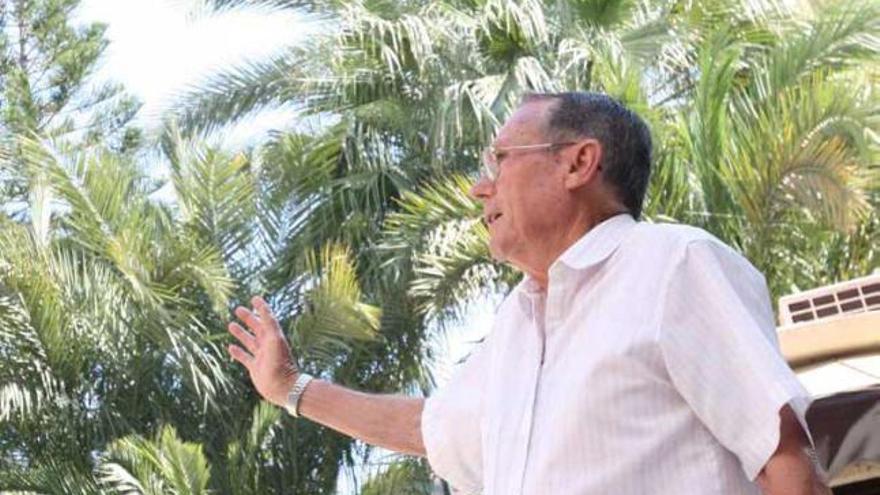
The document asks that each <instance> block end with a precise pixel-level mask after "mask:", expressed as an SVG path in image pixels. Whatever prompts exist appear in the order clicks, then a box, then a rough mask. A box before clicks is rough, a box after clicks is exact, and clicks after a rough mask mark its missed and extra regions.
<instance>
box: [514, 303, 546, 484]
mask: <svg viewBox="0 0 880 495" xmlns="http://www.w3.org/2000/svg"><path fill="white" fill-rule="evenodd" d="M531 309H532V324H534V325H535V328H536V329H537V330H538V332H537V336H536V337H537V341H538V349H537V351H538V352H537V353H535V354H531V355H530V356H529V357H530V358H531V359H530V360H529V364H530V365H531V366H530V367H529V369H530V371H531V373H529V377H530V378H531V380H530V381H531V384H532V387H531V394H530V397H529V401H528V403H529V410H528V412H527V413H526V428H527V429H528V431H527V436H526V445H525V449H524V451H523V454H522V464H521V465H520V472H519V487H518V489H517V493H519V495H524V494H523V490H524V489H525V486H524V484H525V477H526V469H527V468H528V459H529V451H530V450H531V448H532V433H533V431H534V424H535V406H536V405H537V399H538V390H539V387H540V384H541V372H542V369H543V356H544V348H545V346H546V343H545V340H546V338H545V332H544V328H543V327H544V314H543V313H544V312H543V311H541V308H540V303H539V301H537V300H535V299H533V300H532V305H531Z"/></svg>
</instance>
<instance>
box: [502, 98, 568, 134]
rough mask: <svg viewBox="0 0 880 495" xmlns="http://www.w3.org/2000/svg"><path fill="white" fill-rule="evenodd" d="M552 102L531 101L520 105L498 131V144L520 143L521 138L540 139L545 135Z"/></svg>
mask: <svg viewBox="0 0 880 495" xmlns="http://www.w3.org/2000/svg"><path fill="white" fill-rule="evenodd" d="M553 103H554V102H553V101H552V100H537V101H529V102H526V103H523V104H522V105H520V106H519V107H518V108H517V109H516V110H515V111H514V112H513V113H512V114H511V115H510V117H508V118H507V121H505V123H504V125H503V126H502V127H501V129H499V130H498V136H497V138H496V139H495V142H496V143H502V144H503V143H505V142H508V141H510V142H518V141H519V140H520V138H538V137H541V136H543V135H544V134H545V129H546V123H547V119H548V116H549V115H548V114H549V110H550V108H551V105H552V104H553Z"/></svg>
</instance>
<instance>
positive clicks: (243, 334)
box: [227, 322, 257, 354]
mask: <svg viewBox="0 0 880 495" xmlns="http://www.w3.org/2000/svg"><path fill="white" fill-rule="evenodd" d="M227 328H228V329H229V333H231V334H232V336H233V337H235V338H236V339H238V341H239V342H240V343H241V345H243V346H244V348H245V349H247V351H248V352H249V353H251V354H256V353H257V339H256V337H254V335H253V334H252V333H250V332H248V331H247V330H245V329H244V328H242V326H241V325H239V324H238V323H235V322H232V323H230V324H229V325H228V327H227Z"/></svg>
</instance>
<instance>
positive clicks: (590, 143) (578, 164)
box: [565, 139, 603, 189]
mask: <svg viewBox="0 0 880 495" xmlns="http://www.w3.org/2000/svg"><path fill="white" fill-rule="evenodd" d="M571 148H572V149H571V150H570V151H569V153H573V154H574V157H573V159H572V160H571V161H570V162H569V168H568V173H567V174H566V176H565V187H567V188H568V189H577V188H579V187H583V186H585V185H587V184H589V183H591V182H593V181H594V180H595V178H596V177H598V176H599V173H600V172H601V170H602V166H601V163H602V154H603V153H602V152H603V150H602V144H601V143H599V141H597V140H595V139H583V140H581V141H578V143H577V144H574V145H572V146H571ZM569 156H571V155H569Z"/></svg>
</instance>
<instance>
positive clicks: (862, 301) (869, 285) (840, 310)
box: [779, 273, 880, 326]
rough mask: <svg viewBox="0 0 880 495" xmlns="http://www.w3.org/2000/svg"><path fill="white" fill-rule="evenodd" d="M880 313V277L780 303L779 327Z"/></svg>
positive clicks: (805, 292) (856, 281) (842, 283)
mask: <svg viewBox="0 0 880 495" xmlns="http://www.w3.org/2000/svg"><path fill="white" fill-rule="evenodd" d="M866 311H880V273H875V274H873V275H869V276H867V277H862V278H857V279H854V280H849V281H846V282H840V283H837V284H833V285H826V286H824V287H819V288H817V289H811V290H808V291H804V292H798V293H797V294H791V295H788V296H784V297H782V298H780V299H779V324H780V325H781V326H788V325H792V324H795V323H802V322H808V321H815V320H821V319H825V318H835V317H839V316H845V315H849V314H855V313H862V312H866Z"/></svg>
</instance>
